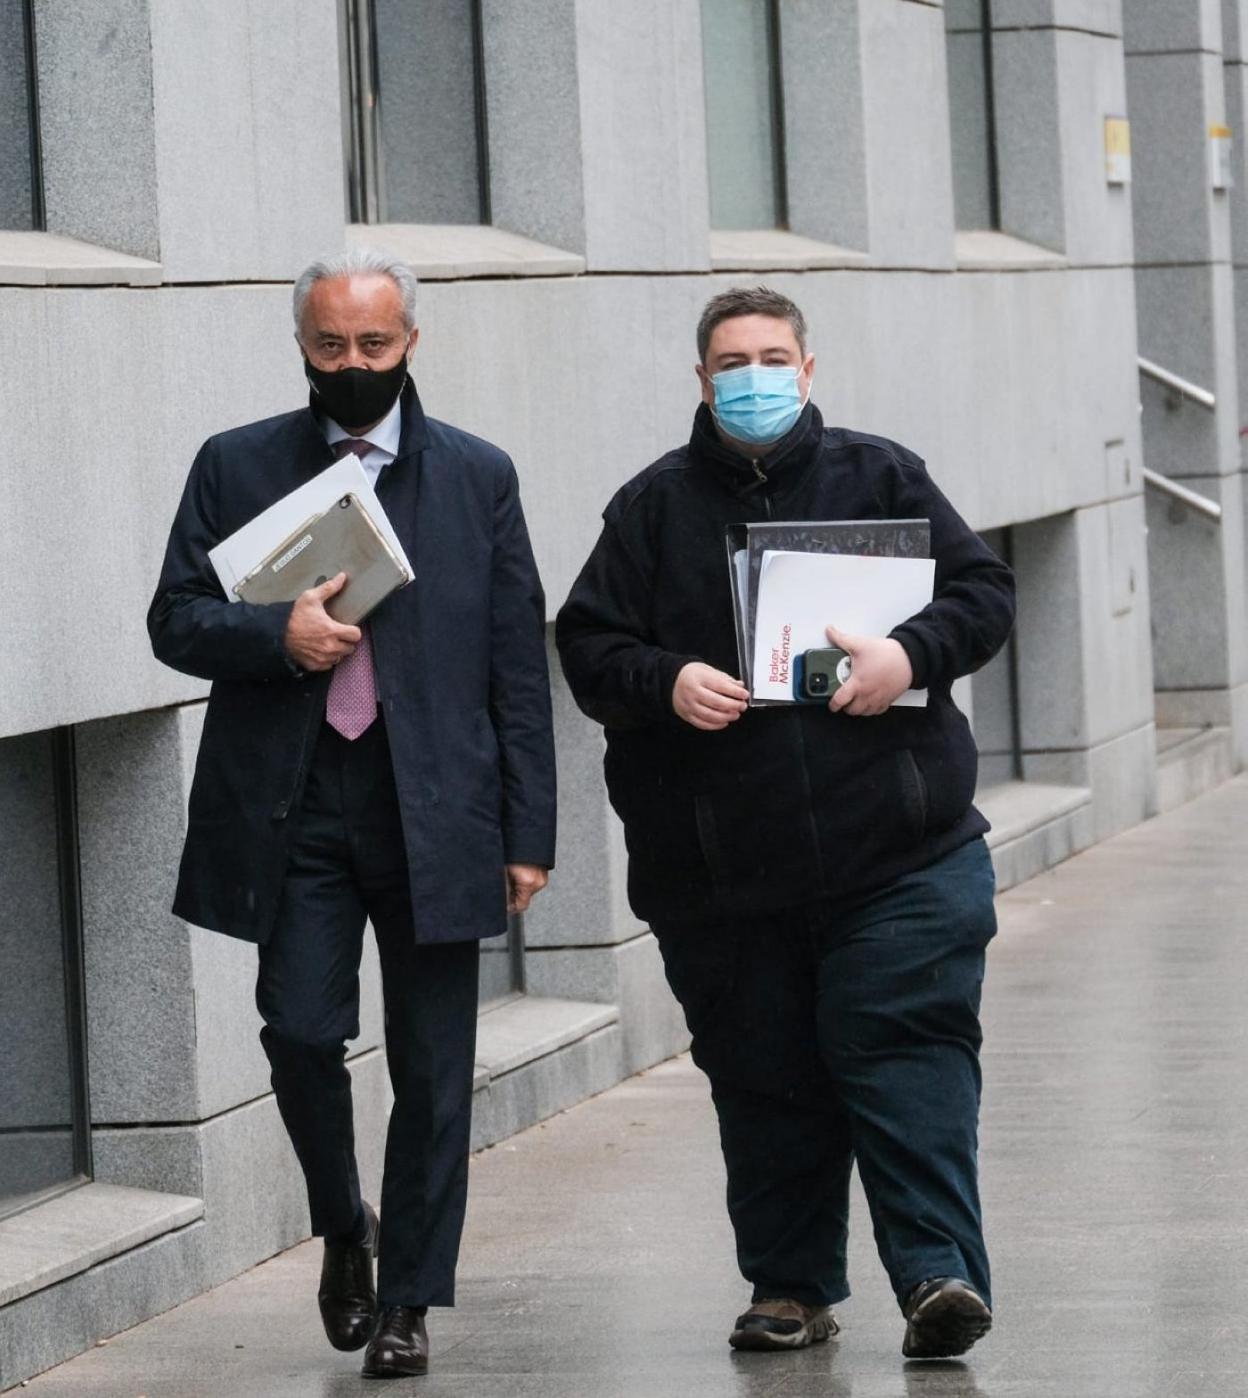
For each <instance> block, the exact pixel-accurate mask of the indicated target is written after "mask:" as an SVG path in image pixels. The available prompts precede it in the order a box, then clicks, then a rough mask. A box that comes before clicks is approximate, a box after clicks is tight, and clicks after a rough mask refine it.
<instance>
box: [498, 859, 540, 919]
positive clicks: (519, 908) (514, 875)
mask: <svg viewBox="0 0 1248 1398" xmlns="http://www.w3.org/2000/svg"><path fill="white" fill-rule="evenodd" d="M548 878H549V876H548V874H547V872H546V870H545V869H543V868H542V866H541V865H540V864H508V865H507V911H508V912H509V913H522V912H524V910H525V909H526V908H527V907H528V906H529V904H530V903H531V902H532V901H533V896H534V894H537V893H540V892H541V891H542V889H544V888H545V887H546V884H547V882H548Z"/></svg>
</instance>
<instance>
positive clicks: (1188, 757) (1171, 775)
mask: <svg viewBox="0 0 1248 1398" xmlns="http://www.w3.org/2000/svg"><path fill="white" fill-rule="evenodd" d="M1234 774H1235V745H1234V742H1233V740H1232V737H1231V730H1230V729H1229V728H1222V727H1214V728H1158V729H1157V811H1158V814H1159V815H1164V814H1165V813H1166V812H1167V811H1172V810H1174V809H1175V808H1176V807H1178V806H1182V805H1185V804H1186V803H1187V802H1188V801H1192V800H1194V799H1195V798H1196V797H1197V796H1200V795H1202V794H1203V793H1204V792H1206V791H1211V790H1212V789H1213V788H1214V787H1215V786H1220V785H1221V784H1222V783H1223V782H1224V781H1229V780H1230V778H1231V777H1232V776H1233V775H1234Z"/></svg>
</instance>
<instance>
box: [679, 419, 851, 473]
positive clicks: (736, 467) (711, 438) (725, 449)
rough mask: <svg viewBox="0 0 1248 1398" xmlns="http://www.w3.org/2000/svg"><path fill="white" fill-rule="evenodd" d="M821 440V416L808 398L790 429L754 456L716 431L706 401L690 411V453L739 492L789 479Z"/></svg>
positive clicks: (807, 462) (814, 450)
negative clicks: (735, 446)
mask: <svg viewBox="0 0 1248 1398" xmlns="http://www.w3.org/2000/svg"><path fill="white" fill-rule="evenodd" d="M822 440H823V418H822V416H821V415H820V412H819V409H818V408H816V407H815V405H814V404H813V403H811V402H807V404H806V406H805V407H804V408H803V409H802V411H801V414H800V415H799V416H798V419H797V421H796V422H795V423H794V424H793V426H792V428H791V429H790V430H789V432H788V433H787V434H786V435H785V436H783V437H781V438H780V440H779V441H778V442H773V443H772V445H771V446H769V447H767V448H765V449H764V450H763V451H761V452H760V453H759V455H758V456H757V457H756V458H753V459H751V458H750V457H746V456H742V455H741V453H740V452H738V451H734V450H733V449H732V447H730V446H728V445H727V444H726V443H725V442H724V441H723V440H722V439H721V438H720V435H719V432H718V431H717V430H716V427H715V419H714V417H713V416H712V415H711V410H710V408H709V407H707V405H706V404H705V403H701V404H699V405H698V410H697V412H696V413H694V415H693V435H692V436H691V437H690V439H689V455H690V457H691V458H692V459H693V460H694V461H696V462H699V463H701V464H703V465H705V466H707V467H708V468H710V469H711V470H713V471H714V472H715V473H716V474H717V475H718V476H720V477H721V479H723V480H724V481H725V482H726V483H727V484H728V486H729V488H730V489H732V490H733V491H735V492H737V493H738V494H744V493H747V492H749V491H753V490H758V489H759V488H760V487H762V486H765V485H766V484H767V483H768V482H769V481H771V480H773V479H774V480H776V481H777V482H779V481H789V480H792V479H793V478H794V477H795V476H796V475H798V474H800V473H801V471H802V469H803V468H804V467H805V466H808V465H809V464H810V462H811V461H813V460H814V458H815V456H816V454H817V453H818V451H819V445H820V443H821V441H822Z"/></svg>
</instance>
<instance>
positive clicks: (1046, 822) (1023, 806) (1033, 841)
mask: <svg viewBox="0 0 1248 1398" xmlns="http://www.w3.org/2000/svg"><path fill="white" fill-rule="evenodd" d="M975 804H976V806H978V807H979V809H980V810H981V811H982V812H983V814H984V815H985V816H987V818H988V820H989V822H990V823H991V825H992V829H991V830H990V831H989V832H988V848H989V849H990V850H991V851H992V863H993V867H994V868H995V870H996V874H997V891H998V892H999V893H1004V892H1005V890H1006V889H1007V888H1013V887H1014V885H1015V884H1019V883H1022V882H1023V881H1024V880H1026V879H1030V878H1032V877H1034V876H1035V875H1036V874H1039V873H1042V872H1043V871H1044V870H1045V869H1051V868H1052V867H1053V866H1054V865H1055V864H1060V863H1061V862H1062V860H1063V859H1069V858H1070V856H1071V855H1072V854H1077V853H1078V852H1079V851H1080V850H1081V849H1086V848H1087V846H1088V845H1090V844H1091V843H1092V836H1093V830H1092V793H1091V792H1090V791H1089V790H1088V788H1087V787H1083V786H1057V785H1053V784H1050V783H1047V782H1023V781H1009V782H1001V783H1000V784H998V785H996V786H988V787H981V788H980V789H979V790H978V791H977V792H976V793H975Z"/></svg>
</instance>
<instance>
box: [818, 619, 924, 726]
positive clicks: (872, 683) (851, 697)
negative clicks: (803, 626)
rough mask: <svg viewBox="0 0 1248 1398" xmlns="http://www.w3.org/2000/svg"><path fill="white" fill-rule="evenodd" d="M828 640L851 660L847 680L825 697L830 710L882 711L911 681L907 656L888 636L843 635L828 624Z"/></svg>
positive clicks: (859, 714) (857, 713) (858, 713)
mask: <svg viewBox="0 0 1248 1398" xmlns="http://www.w3.org/2000/svg"><path fill="white" fill-rule="evenodd" d="M828 640H829V641H831V642H832V644H833V645H834V646H839V647H840V648H841V650H843V651H845V652H846V653H847V654H848V655H849V657H850V658H851V659H852V661H853V666H852V669H851V671H850V676H849V679H847V680H846V681H845V683H844V684H843V685H842V686H841V687H840V689H838V690H837V691H836V693H835V694H834V695H833V696H832V697H831V699H829V700H828V708H829V709H831V710H832V712H833V713H836V714H839V713H844V714H853V715H854V717H855V718H859V717H867V716H870V715H874V714H882V713H884V712H885V711H886V710H887V708H888V706H889V705H890V704H891V703H892V702H893V700H894V699H896V698H897V697H898V696H899V695H901V694H904V693H905V692H906V690H907V689H909V688H910V686H911V684H912V683H913V681H914V671H913V670H912V669H911V668H910V657H909V656H908V655H907V654H906V652H905V650H904V649H903V648H902V645H901V642H900V641H894V640H893V639H892V637H890V636H847V635H846V634H845V633H844V632H843V631H838V630H837V629H836V627H835V626H829V627H828Z"/></svg>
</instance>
